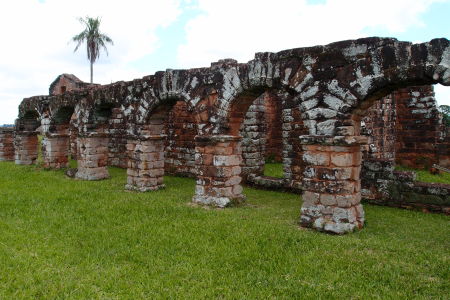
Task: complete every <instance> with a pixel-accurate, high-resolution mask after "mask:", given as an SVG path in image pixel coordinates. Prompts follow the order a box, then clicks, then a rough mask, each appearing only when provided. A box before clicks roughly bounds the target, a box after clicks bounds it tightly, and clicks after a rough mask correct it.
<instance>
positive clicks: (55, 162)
mask: <svg viewBox="0 0 450 300" xmlns="http://www.w3.org/2000/svg"><path fill="white" fill-rule="evenodd" d="M42 156H43V158H44V168H47V169H62V168H67V167H68V166H69V135H67V134H51V133H47V134H46V136H45V138H44V140H43V141H42Z"/></svg>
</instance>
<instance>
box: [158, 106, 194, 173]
mask: <svg viewBox="0 0 450 300" xmlns="http://www.w3.org/2000/svg"><path fill="white" fill-rule="evenodd" d="M165 126H166V128H167V131H166V133H167V141H166V148H165V153H166V157H165V171H166V172H167V173H169V174H176V175H181V176H188V177H195V174H196V173H195V172H196V168H195V140H194V139H195V136H196V135H197V126H196V121H195V119H194V117H193V115H192V110H190V109H189V107H188V105H187V104H186V103H185V102H183V101H177V102H176V104H175V105H174V106H173V108H172V109H171V110H170V113H169V118H168V120H167V122H166V125H165Z"/></svg>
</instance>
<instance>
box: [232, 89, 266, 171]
mask: <svg viewBox="0 0 450 300" xmlns="http://www.w3.org/2000/svg"><path fill="white" fill-rule="evenodd" d="M267 98H269V97H268V95H267V93H264V94H262V95H261V96H259V97H258V98H256V99H255V100H254V101H253V103H252V104H251V105H250V107H249V108H248V109H247V113H246V114H245V117H244V120H243V122H241V123H240V125H241V126H240V128H239V135H240V136H242V164H243V166H242V176H244V177H246V176H247V175H249V174H257V175H262V174H263V173H264V161H265V157H266V141H267V127H269V124H268V122H267V121H268V120H266V118H265V117H266V101H267ZM244 109H245V108H243V110H244ZM244 112H245V111H244Z"/></svg>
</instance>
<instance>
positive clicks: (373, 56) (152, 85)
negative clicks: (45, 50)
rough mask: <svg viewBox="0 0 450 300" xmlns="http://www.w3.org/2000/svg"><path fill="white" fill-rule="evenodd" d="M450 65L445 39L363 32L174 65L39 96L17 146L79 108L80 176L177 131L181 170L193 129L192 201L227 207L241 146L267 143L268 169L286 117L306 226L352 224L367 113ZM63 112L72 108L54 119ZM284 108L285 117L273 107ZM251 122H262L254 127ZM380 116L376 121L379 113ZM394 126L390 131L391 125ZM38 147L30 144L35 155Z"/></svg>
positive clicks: (444, 80) (357, 210) (170, 144)
mask: <svg viewBox="0 0 450 300" xmlns="http://www.w3.org/2000/svg"><path fill="white" fill-rule="evenodd" d="M449 65H450V43H449V41H448V40H447V39H435V40H432V41H430V42H428V43H422V44H411V43H409V42H399V41H397V40H396V39H390V38H365V39H359V40H349V41H342V42H336V43H332V44H329V45H325V46H316V47H309V48H297V49H291V50H285V51H281V52H278V53H268V52H265V53H257V54H256V55H255V58H254V59H253V60H251V61H249V62H248V63H238V62H237V61H235V60H232V59H224V60H220V61H218V62H215V63H212V64H211V67H209V68H198V69H190V70H167V71H165V72H157V73H156V74H155V75H151V76H146V77H144V78H142V79H136V80H133V81H130V82H116V83H113V84H110V85H104V86H88V87H86V88H84V89H81V90H72V91H66V92H65V93H62V94H60V95H53V96H37V97H31V98H27V99H24V100H23V101H22V103H21V105H20V106H19V118H18V121H17V123H16V131H17V132H16V142H17V143H16V144H17V145H18V146H19V149H17V148H16V156H17V153H21V151H22V150H21V148H23V145H24V144H26V143H23V142H22V141H21V139H20V138H17V137H18V136H19V137H20V136H21V134H23V133H24V132H32V131H35V130H36V128H37V127H34V124H33V122H38V123H39V125H41V121H43V120H44V119H48V120H46V121H45V122H46V125H45V126H46V127H49V128H51V127H52V124H53V123H55V124H56V123H58V122H59V123H62V121H58V122H56V121H55V119H61V120H64V122H67V123H68V121H66V120H67V118H66V117H67V116H68V115H69V112H70V113H71V114H72V116H73V127H71V128H74V129H75V131H76V133H77V136H78V139H77V143H78V148H77V159H78V164H79V170H78V173H77V177H79V178H84V179H89V180H92V179H101V178H104V177H107V169H106V165H107V164H108V163H110V164H116V165H122V166H123V164H124V162H125V159H124V157H123V153H126V151H121V150H120V149H124V145H125V138H128V137H129V136H134V137H137V138H136V139H138V140H139V139H140V138H142V137H146V136H155V135H167V136H168V137H167V139H166V141H165V143H166V151H165V152H166V154H167V155H166V156H165V160H166V163H165V169H166V170H168V171H170V170H173V169H174V167H176V169H182V168H179V166H178V165H177V164H180V165H183V166H185V165H186V166H187V165H188V164H192V155H193V150H192V149H193V145H194V144H193V143H192V136H193V135H195V148H194V158H195V159H194V162H193V164H194V165H195V168H196V171H195V172H194V173H195V174H196V176H197V186H196V191H195V196H194V197H193V201H194V202H196V203H202V204H209V205H215V206H219V207H223V206H226V205H229V204H230V203H233V202H239V201H241V200H242V199H243V195H242V187H241V180H242V169H243V167H244V168H245V167H246V166H247V165H248V164H247V163H248V161H250V160H251V159H252V158H251V155H249V154H251V152H248V150H250V149H245V151H246V152H243V151H242V150H243V145H244V146H245V147H247V146H249V145H250V147H251V146H258V147H260V148H259V150H258V149H257V150H258V151H259V152H258V151H256V152H254V153H259V154H254V155H255V157H256V156H257V157H259V160H260V162H259V163H256V165H255V167H257V170H259V171H261V167H260V166H261V161H262V160H263V159H265V158H267V154H268V153H270V151H273V149H275V148H276V147H280V140H279V138H274V136H277V135H278V133H277V132H276V131H277V130H279V129H276V128H277V127H278V128H279V127H280V122H282V123H281V141H282V147H281V148H280V149H279V152H277V154H278V153H281V155H282V157H281V158H282V161H283V165H284V177H285V178H284V179H285V180H286V181H287V182H288V185H290V186H298V187H302V188H303V189H304V195H303V198H304V202H305V203H304V205H303V207H302V210H301V224H302V226H307V227H313V228H316V229H318V230H323V231H326V232H332V233H345V232H349V231H352V230H354V229H355V228H360V227H361V226H362V225H363V223H364V212H363V210H362V206H361V205H360V202H359V201H360V198H361V192H360V179H359V178H360V174H359V169H360V166H361V145H360V144H361V143H364V142H367V141H366V139H364V138H362V137H361V132H360V127H361V126H360V125H361V124H360V122H361V119H362V118H363V117H364V116H365V115H366V114H367V112H368V109H369V108H370V107H371V106H372V105H373V103H374V102H375V101H376V100H377V99H380V98H381V97H384V96H386V95H388V94H389V93H391V92H393V91H395V90H398V89H399V88H404V87H406V86H410V85H411V84H412V83H414V84H416V85H431V84H438V83H439V84H443V85H450V69H449ZM264 94H266V95H269V94H270V95H273V99H270V101H272V100H273V101H272V102H276V104H277V105H276V107H275V106H274V105H272V106H270V107H267V105H263V107H264V112H263V113H260V111H258V109H259V108H257V107H258V105H259V106H262V105H261V104H260V103H259V104H258V103H257V105H256V106H255V107H256V108H255V107H254V108H251V109H250V111H249V108H250V107H252V104H253V103H254V102H255V100H256V99H258V98H259V97H260V96H261V95H264ZM266 97H267V96H266ZM270 97H272V96H270ZM394 98H395V97H394ZM419 98H420V96H419ZM270 101H266V103H267V102H270ZM394 101H395V99H394ZM177 102H183V103H184V106H185V107H184V108H183V109H182V111H183V113H181V112H176V111H177V108H176V107H177V104H176V103H177ZM419 102H421V103H422V102H423V103H428V102H426V101H422V100H420V101H419V100H418V101H417V103H419ZM174 107H175V108H174ZM61 108H64V109H61ZM418 109H421V108H418ZM173 110H174V111H175V112H174V111H173ZM252 110H256V111H252ZM58 111H60V112H61V113H60V115H61V116H64V118H56V115H57V113H55V112H58ZM171 111H172V112H173V114H172V116H173V117H171ZM64 112H65V113H64ZM185 112H189V115H190V116H189V117H190V118H189V120H188V119H187V118H186V119H185V121H186V122H188V123H189V124H192V125H189V126H190V127H189V128H183V127H182V126H184V125H182V124H181V123H177V122H176V119H177V114H178V115H180V116H183V114H186V115H185V117H187V113H185ZM274 112H275V113H274ZM252 113H256V114H254V115H252ZM279 113H281V116H280V117H275V118H274V117H273V116H274V115H278V114H279ZM248 114H249V116H250V119H251V118H256V119H255V120H256V121H255V123H254V124H245V120H246V115H248ZM400 114H401V113H400ZM119 116H120V117H119ZM386 116H387V115H386ZM397 117H398V114H397ZM171 118H172V121H171ZM183 118H184V117H183ZM258 118H262V119H263V120H264V122H265V124H264V123H262V122H260V121H258V120H257V119H258ZM405 120H406V118H405ZM279 121H280V122H279ZM252 122H253V121H252ZM247 123H248V122H247ZM259 124H263V125H267V124H271V126H268V127H265V126H262V125H261V128H264V130H260V129H259ZM252 125H255V126H256V127H258V128H256V127H255V128H253V129H252V128H251V127H249V126H252ZM374 126H375V127H373V128H375V129H376V127H377V126H379V124H375V125H374ZM33 127H34V128H33ZM177 129H178V130H179V131H178V132H179V133H181V134H179V133H177ZM182 129H188V130H187V131H188V133H187V134H186V135H184V132H183V131H182ZM410 129H411V130H415V129H413V128H410ZM271 130H275V131H274V132H271ZM240 132H241V133H242V132H245V133H247V132H248V134H249V136H255V138H254V140H256V139H258V143H254V142H253V141H252V142H248V141H245V142H244V140H243V139H242V140H241V137H240ZM52 133H57V132H52ZM125 133H126V134H125ZM262 133H263V134H264V137H262V136H261V134H262ZM100 134H102V137H100ZM384 134H385V135H386V137H387V135H388V132H386V133H383V134H382V135H384ZM71 135H73V133H72V134H71ZM183 136H184V137H183ZM299 136H301V138H299ZM268 137H269V138H268ZM267 139H270V141H267ZM72 140H73V139H72ZM381 141H383V142H382V143H381ZM442 141H443V139H442ZM188 142H190V144H189V143H188ZM272 142H273V143H272ZM391 142H392V141H391V140H389V139H385V138H384V137H383V138H376V139H375V140H374V142H373V144H376V146H377V147H378V148H379V149H380V151H381V152H383V151H385V150H386V149H387V148H388V147H390V146H391V145H392V144H391ZM396 142H397V143H398V142H399V140H396ZM403 142H405V143H406V142H407V141H406V140H404V141H403ZM245 143H247V144H245ZM252 144H255V145H252ZM136 147H137V146H136ZM181 149H183V150H181ZM268 149H272V150H270V151H268ZM420 149H425V148H420ZM441 150H442V149H441ZM183 151H184V152H183ZM185 152H186V153H185ZM397 152H398V151H397ZM181 153H182V154H184V155H185V156H182V155H180V154H181ZM244 153H245V160H246V162H245V164H244V163H243V162H244V161H243V157H242V156H243V154H244ZM262 153H264V154H262ZM134 154H136V155H134ZM134 154H130V153H129V152H128V153H127V155H128V157H134V158H135V159H136V161H139V160H142V158H141V157H139V155H140V154H139V155H138V152H137V153H134ZM277 154H276V155H277ZM121 155H122V156H121ZM276 155H275V156H276ZM383 155H385V154H383ZM380 157H381V156H380ZM31 158H32V155H29V157H28V158H27V161H32V159H31ZM275 158H276V159H279V158H280V157H277V156H276V157H275ZM19 161H20V160H19ZM127 164H128V163H127ZM133 168H134V166H133ZM193 169H194V167H193V166H192V165H189V166H187V167H186V168H185V169H184V170H183V172H186V173H189V174H192V171H193ZM143 170H145V171H146V172H147V171H148V170H147V169H145V168H144V169H143ZM350 170H351V174H350ZM135 171H136V170H135ZM137 174H138V175H136V173H134V175H132V177H133V178H131V179H130V180H131V183H132V185H136V184H135V183H137V182H143V180H142V179H141V178H140V177H141V175H140V173H139V172H138V173H137ZM136 176H137V177H136ZM142 176H144V177H145V173H143V175H142ZM158 176H159V175H158ZM158 176H157V175H155V177H153V178H157V177H158ZM157 181H158V180H157Z"/></svg>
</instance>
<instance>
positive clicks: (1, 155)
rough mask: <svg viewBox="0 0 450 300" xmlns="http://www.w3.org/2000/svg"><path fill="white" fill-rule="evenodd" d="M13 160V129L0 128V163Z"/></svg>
mask: <svg viewBox="0 0 450 300" xmlns="http://www.w3.org/2000/svg"><path fill="white" fill-rule="evenodd" d="M12 160H14V128H12V127H11V128H8V127H2V128H0V161H12Z"/></svg>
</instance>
